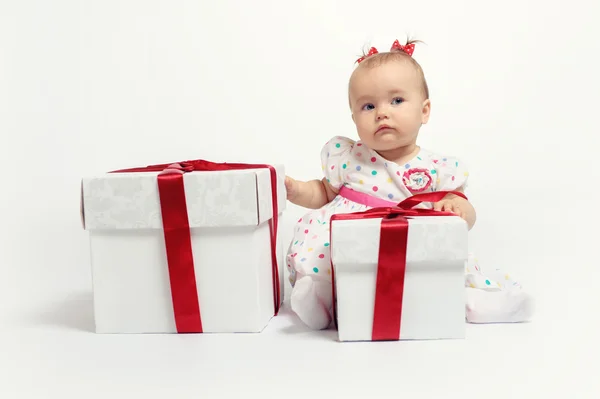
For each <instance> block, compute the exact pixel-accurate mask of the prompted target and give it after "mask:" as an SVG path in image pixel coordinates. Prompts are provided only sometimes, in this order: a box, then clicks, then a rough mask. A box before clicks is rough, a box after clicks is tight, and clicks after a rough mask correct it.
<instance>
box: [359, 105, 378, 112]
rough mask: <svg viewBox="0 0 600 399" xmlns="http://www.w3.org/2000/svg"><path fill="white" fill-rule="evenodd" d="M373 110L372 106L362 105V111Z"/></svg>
mask: <svg viewBox="0 0 600 399" xmlns="http://www.w3.org/2000/svg"><path fill="white" fill-rule="evenodd" d="M373 108H375V106H374V105H373V104H365V105H363V107H362V109H363V110H365V111H370V110H372V109H373Z"/></svg>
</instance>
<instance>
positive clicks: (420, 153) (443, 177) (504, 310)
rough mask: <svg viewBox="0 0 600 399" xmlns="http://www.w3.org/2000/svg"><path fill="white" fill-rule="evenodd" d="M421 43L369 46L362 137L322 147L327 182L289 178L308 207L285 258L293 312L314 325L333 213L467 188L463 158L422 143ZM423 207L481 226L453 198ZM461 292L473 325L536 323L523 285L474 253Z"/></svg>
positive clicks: (325, 303)
mask: <svg viewBox="0 0 600 399" xmlns="http://www.w3.org/2000/svg"><path fill="white" fill-rule="evenodd" d="M415 43H416V41H408V42H407V43H406V45H402V44H400V43H399V42H398V41H397V40H396V41H395V42H394V44H393V45H392V48H391V49H390V51H389V52H382V53H380V52H378V51H377V50H376V49H375V48H371V50H370V51H369V53H368V54H367V55H365V56H363V57H361V58H359V59H358V67H357V68H356V69H355V70H354V72H353V73H352V75H351V76H350V81H349V87H348V96H349V102H350V110H351V112H352V120H353V121H354V124H355V125H356V130H357V134H358V138H359V140H358V141H355V140H352V139H350V138H346V137H341V136H336V137H333V138H331V139H330V140H329V141H328V142H327V143H326V144H325V146H324V147H323V149H322V150H321V163H322V169H323V172H324V175H325V177H324V178H323V179H322V180H311V181H307V182H303V181H298V180H295V179H293V178H291V177H289V176H288V177H286V189H287V193H288V200H289V201H291V202H292V203H294V204H296V205H299V206H302V207H305V208H310V209H312V210H311V211H310V212H308V213H307V214H306V215H305V216H304V217H302V218H301V219H300V220H299V221H298V223H297V225H296V227H295V230H294V238H293V239H292V242H291V244H290V247H289V249H288V253H287V259H286V260H287V265H288V268H289V272H290V282H291V284H292V287H293V288H292V294H291V307H292V310H293V311H294V312H295V313H296V314H297V315H298V317H299V318H300V319H301V320H302V321H303V322H304V323H305V324H306V325H307V326H309V327H310V328H313V329H324V328H327V327H328V326H329V325H330V323H331V321H332V286H331V263H330V252H329V242H328V240H329V220H330V217H331V216H332V215H333V214H336V213H352V212H362V211H365V210H367V209H370V208H373V207H377V206H394V205H395V204H397V203H399V202H401V201H402V200H404V199H406V198H408V197H410V196H412V195H413V194H417V193H426V192H433V191H459V192H465V189H466V187H467V181H468V176H469V173H468V170H467V167H466V166H465V164H464V163H463V162H462V161H461V160H459V159H457V158H455V157H452V156H450V155H444V154H437V153H435V152H432V151H429V150H427V149H424V148H421V147H420V146H419V145H417V137H418V135H419V130H420V128H421V126H422V125H423V124H425V123H427V121H428V120H429V116H430V109H431V101H430V99H429V90H428V87H427V82H426V80H425V76H424V73H423V70H422V69H421V66H420V65H419V64H418V63H417V61H415V59H414V58H413V57H412V54H413V51H414V48H415ZM419 207H425V208H430V209H431V208H433V209H435V210H443V211H450V212H453V213H455V214H456V215H458V216H460V217H462V218H463V219H464V220H465V221H466V223H467V224H468V227H469V229H471V228H472V227H473V225H474V224H475V219H476V214H475V209H474V208H473V205H472V204H471V203H470V202H469V201H468V200H466V199H464V198H462V197H459V196H457V195H454V194H449V195H447V196H446V197H445V198H444V199H443V200H442V201H439V202H437V203H426V204H421V205H419ZM465 289H466V290H467V303H466V304H465V305H466V306H465V310H466V312H465V316H466V320H467V321H468V322H471V323H493V322H522V321H528V320H530V318H531V315H532V310H533V301H532V299H531V297H530V296H529V295H528V294H527V293H526V292H524V291H523V289H522V287H521V286H520V284H519V283H517V282H516V281H514V280H513V279H512V278H511V277H510V276H509V275H508V274H506V272H503V271H501V270H499V269H495V270H487V269H486V268H483V269H482V268H481V267H480V265H479V264H478V263H477V260H476V259H475V258H474V257H473V255H472V254H470V255H469V261H468V262H467V264H466V266H465Z"/></svg>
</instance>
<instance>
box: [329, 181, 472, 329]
mask: <svg viewBox="0 0 600 399" xmlns="http://www.w3.org/2000/svg"><path fill="white" fill-rule="evenodd" d="M448 194H455V195H457V196H459V197H462V198H464V199H467V197H466V196H465V195H464V194H463V193H461V192H459V191H437V192H434V193H425V194H415V195H413V196H412V197H409V198H407V199H405V200H404V201H402V202H400V203H399V204H398V205H396V206H395V207H377V208H372V209H369V210H367V211H364V212H355V213H347V214H336V215H333V216H332V217H331V222H333V221H335V220H356V219H372V218H382V220H381V229H380V242H379V259H378V263H377V280H376V286H375V309H374V314H373V332H372V334H371V339H372V340H373V341H385V340H398V339H400V323H401V320H402V298H403V295H404V276H405V273H406V244H407V239H408V218H410V217H414V216H456V215H455V214H454V213H452V212H443V211H435V210H433V209H412V208H413V207H414V206H416V205H418V204H420V203H422V202H438V201H441V200H442V199H444V198H445V197H446V196H447V195H448ZM330 234H331V231H330ZM330 243H331V247H333V241H332V240H331V239H330ZM332 250H333V249H332ZM331 266H332V267H331V277H332V285H333V291H332V292H333V318H334V320H335V321H336V325H337V304H336V289H335V265H333V261H332V265H331Z"/></svg>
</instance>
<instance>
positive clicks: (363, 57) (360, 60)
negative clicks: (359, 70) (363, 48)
mask: <svg viewBox="0 0 600 399" xmlns="http://www.w3.org/2000/svg"><path fill="white" fill-rule="evenodd" d="M378 52H379V51H377V49H376V48H375V47H371V49H370V50H369V52H368V53H367V55H364V56H362V57H360V58H359V59H357V60H356V62H358V63H359V64H360V63H361V62H363V61H364V60H365V58H367V57H370V56H372V55H373V54H377V53H378Z"/></svg>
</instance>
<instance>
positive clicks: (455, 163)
mask: <svg viewBox="0 0 600 399" xmlns="http://www.w3.org/2000/svg"><path fill="white" fill-rule="evenodd" d="M434 170H435V172H436V174H437V178H436V191H453V190H460V191H462V192H465V191H466V189H467V186H468V181H469V168H468V166H467V165H466V164H465V163H464V162H463V161H462V160H460V159H458V158H455V157H443V158H440V159H438V160H436V163H435V168H434Z"/></svg>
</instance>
